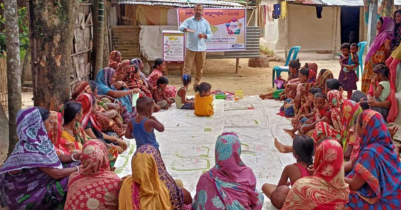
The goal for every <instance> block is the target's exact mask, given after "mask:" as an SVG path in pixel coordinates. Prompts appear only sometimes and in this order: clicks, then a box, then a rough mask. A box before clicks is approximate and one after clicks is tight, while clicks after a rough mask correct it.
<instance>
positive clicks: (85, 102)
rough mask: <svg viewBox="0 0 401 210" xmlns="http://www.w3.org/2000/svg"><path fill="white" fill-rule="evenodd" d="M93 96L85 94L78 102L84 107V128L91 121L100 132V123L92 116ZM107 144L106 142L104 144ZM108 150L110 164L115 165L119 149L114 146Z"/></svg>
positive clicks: (82, 120) (82, 121)
mask: <svg viewBox="0 0 401 210" xmlns="http://www.w3.org/2000/svg"><path fill="white" fill-rule="evenodd" d="M92 100H93V99H92V95H90V94H88V93H83V94H81V95H79V97H78V98H77V102H80V103H81V105H82V111H83V116H82V119H81V124H82V127H83V128H86V126H87V125H88V122H89V121H90V124H91V126H92V127H93V128H94V129H96V130H98V131H99V132H100V125H99V124H98V122H97V121H96V118H95V117H94V116H93V114H92V104H93V101H92ZM101 140H102V141H104V140H103V139H101ZM104 143H105V144H106V142H104ZM107 149H108V150H109V159H110V164H111V165H114V163H115V161H116V159H117V156H118V151H117V149H116V148H115V147H114V145H107Z"/></svg>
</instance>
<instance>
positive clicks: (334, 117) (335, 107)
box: [326, 90, 344, 132]
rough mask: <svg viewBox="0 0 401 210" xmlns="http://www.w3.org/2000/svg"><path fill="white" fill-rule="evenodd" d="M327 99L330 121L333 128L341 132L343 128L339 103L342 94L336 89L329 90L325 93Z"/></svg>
mask: <svg viewBox="0 0 401 210" xmlns="http://www.w3.org/2000/svg"><path fill="white" fill-rule="evenodd" d="M326 95H327V101H328V104H329V106H330V112H331V122H332V124H333V127H334V129H336V130H338V131H339V132H341V131H342V130H343V127H344V126H343V124H342V113H341V105H342V104H343V102H344V100H343V96H342V94H341V92H340V91H338V90H330V91H329V92H328V93H327V94H326Z"/></svg>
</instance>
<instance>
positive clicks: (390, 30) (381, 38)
mask: <svg viewBox="0 0 401 210" xmlns="http://www.w3.org/2000/svg"><path fill="white" fill-rule="evenodd" d="M382 19H383V23H382V27H381V29H380V31H379V32H378V34H377V35H376V38H375V40H374V41H373V43H372V44H371V46H370V48H369V51H368V53H367V54H366V58H365V62H368V61H369V59H370V57H372V56H373V55H374V54H375V53H376V52H377V51H378V50H379V49H380V47H381V46H382V45H383V44H384V42H385V41H386V40H388V39H390V40H392V39H393V37H394V27H395V22H394V20H393V19H392V18H391V17H382Z"/></svg>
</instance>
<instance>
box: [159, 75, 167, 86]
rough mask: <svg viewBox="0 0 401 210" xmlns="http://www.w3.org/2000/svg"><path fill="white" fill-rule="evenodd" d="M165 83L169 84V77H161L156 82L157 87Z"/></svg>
mask: <svg viewBox="0 0 401 210" xmlns="http://www.w3.org/2000/svg"><path fill="white" fill-rule="evenodd" d="M164 84H168V79H167V77H160V78H159V79H158V80H157V82H156V85H157V87H159V85H164Z"/></svg>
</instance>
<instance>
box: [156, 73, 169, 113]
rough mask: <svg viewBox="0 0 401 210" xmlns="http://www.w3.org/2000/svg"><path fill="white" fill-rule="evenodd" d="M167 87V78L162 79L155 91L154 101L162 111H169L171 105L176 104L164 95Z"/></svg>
mask: <svg viewBox="0 0 401 210" xmlns="http://www.w3.org/2000/svg"><path fill="white" fill-rule="evenodd" d="M167 85H168V79H167V77H160V78H159V79H158V80H157V82H156V87H155V88H154V89H153V94H152V95H153V99H154V100H155V102H156V104H157V105H159V106H160V107H161V108H162V109H168V108H169V107H170V106H171V104H173V103H174V99H173V98H167V97H166V96H165V95H164V90H165V89H166V87H167Z"/></svg>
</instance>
